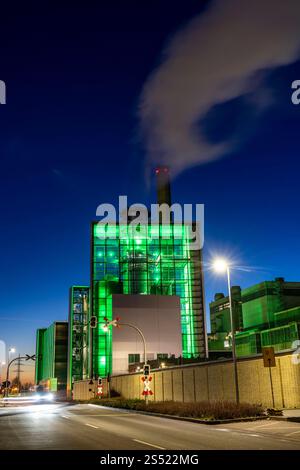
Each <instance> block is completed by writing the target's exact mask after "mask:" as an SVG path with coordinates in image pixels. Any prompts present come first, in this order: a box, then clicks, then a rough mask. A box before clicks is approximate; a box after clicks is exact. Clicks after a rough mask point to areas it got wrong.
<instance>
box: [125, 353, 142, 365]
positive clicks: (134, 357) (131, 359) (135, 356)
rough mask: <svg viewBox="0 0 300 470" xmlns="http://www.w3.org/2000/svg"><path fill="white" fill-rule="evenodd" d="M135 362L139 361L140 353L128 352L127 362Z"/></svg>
mask: <svg viewBox="0 0 300 470" xmlns="http://www.w3.org/2000/svg"><path fill="white" fill-rule="evenodd" d="M136 362H140V355H139V354H128V363H129V364H135V363H136Z"/></svg>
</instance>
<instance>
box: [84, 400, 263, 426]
mask: <svg viewBox="0 0 300 470" xmlns="http://www.w3.org/2000/svg"><path fill="white" fill-rule="evenodd" d="M88 405H89V406H97V407H101V408H106V409H108V410H117V411H123V412H127V413H137V414H142V415H147V416H155V417H157V418H167V419H174V420H178V421H189V422H190V423H198V424H210V425H213V424H229V423H243V422H247V421H261V420H264V419H268V418H269V416H257V417H256V416H255V417H252V418H250V417H249V418H235V419H218V420H205V419H198V418H189V417H185V416H175V415H167V414H163V413H151V412H148V411H140V410H129V409H126V408H116V407H114V406H105V405H96V404H95V403H88Z"/></svg>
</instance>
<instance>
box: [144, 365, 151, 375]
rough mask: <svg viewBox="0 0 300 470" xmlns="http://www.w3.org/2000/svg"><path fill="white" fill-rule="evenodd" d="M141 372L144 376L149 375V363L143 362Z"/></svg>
mask: <svg viewBox="0 0 300 470" xmlns="http://www.w3.org/2000/svg"><path fill="white" fill-rule="evenodd" d="M143 374H144V375H145V376H147V375H150V364H145V365H144V367H143Z"/></svg>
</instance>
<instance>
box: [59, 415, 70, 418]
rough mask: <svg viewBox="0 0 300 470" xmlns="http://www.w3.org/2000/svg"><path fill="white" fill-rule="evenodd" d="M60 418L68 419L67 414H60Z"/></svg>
mask: <svg viewBox="0 0 300 470" xmlns="http://www.w3.org/2000/svg"><path fill="white" fill-rule="evenodd" d="M61 417H62V418H66V419H70V418H69V416H66V415H61Z"/></svg>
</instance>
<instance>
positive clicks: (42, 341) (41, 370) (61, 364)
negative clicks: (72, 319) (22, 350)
mask: <svg viewBox="0 0 300 470" xmlns="http://www.w3.org/2000/svg"><path fill="white" fill-rule="evenodd" d="M67 357H68V322H54V323H52V325H50V326H49V327H48V328H41V329H39V330H37V334H36V363H35V382H36V384H40V383H42V384H45V385H47V383H48V386H49V384H51V387H52V386H53V384H55V388H56V389H57V390H64V389H65V388H66V385H67Z"/></svg>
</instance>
